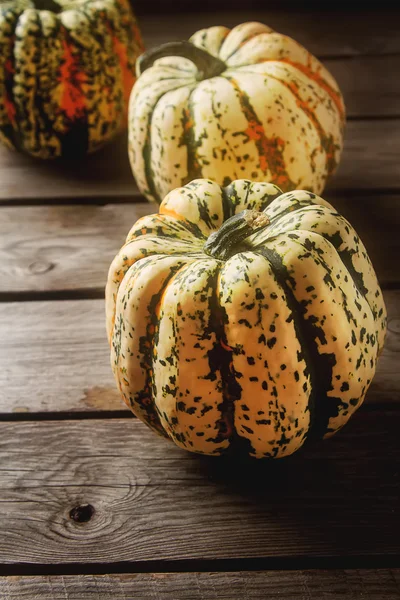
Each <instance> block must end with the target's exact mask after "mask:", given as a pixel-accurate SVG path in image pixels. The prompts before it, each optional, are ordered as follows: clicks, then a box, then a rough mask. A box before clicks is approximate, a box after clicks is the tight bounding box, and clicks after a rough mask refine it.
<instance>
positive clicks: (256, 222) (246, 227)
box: [203, 210, 270, 260]
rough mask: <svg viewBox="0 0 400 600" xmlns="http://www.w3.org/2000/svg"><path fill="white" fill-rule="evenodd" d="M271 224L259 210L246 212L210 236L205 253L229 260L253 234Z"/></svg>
mask: <svg viewBox="0 0 400 600" xmlns="http://www.w3.org/2000/svg"><path fill="white" fill-rule="evenodd" d="M269 223H270V220H269V219H268V217H267V215H266V214H265V213H263V212H258V211H257V210H244V211H243V212H241V213H238V214H237V215H233V217H230V218H229V219H228V220H227V221H225V223H224V224H223V225H222V226H221V227H220V228H219V229H218V231H214V232H213V233H211V235H209V237H208V239H207V241H206V243H205V244H204V248H203V250H204V252H205V253H206V254H208V255H209V256H212V257H213V258H218V259H219V260H227V259H228V258H230V257H231V256H233V254H235V252H238V251H239V249H240V250H242V249H243V248H242V247H241V246H240V244H241V243H242V242H243V241H244V240H245V239H246V238H247V237H249V236H250V235H252V234H253V233H257V232H258V231H260V230H261V229H264V227H267V226H268V225H269Z"/></svg>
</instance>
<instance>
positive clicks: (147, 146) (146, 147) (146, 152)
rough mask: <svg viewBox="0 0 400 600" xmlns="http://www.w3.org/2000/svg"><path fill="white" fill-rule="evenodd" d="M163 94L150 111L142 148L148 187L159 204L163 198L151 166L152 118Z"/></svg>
mask: <svg viewBox="0 0 400 600" xmlns="http://www.w3.org/2000/svg"><path fill="white" fill-rule="evenodd" d="M163 96H164V94H160V96H159V97H158V98H157V100H156V103H155V104H154V106H153V108H152V109H151V111H150V113H149V118H148V121H147V126H146V140H145V143H144V144H143V149H142V156H143V161H144V175H145V178H146V183H147V187H148V190H149V193H150V194H151V195H152V196H153V198H154V199H155V201H156V202H157V203H158V204H160V203H161V200H162V198H161V197H160V195H159V193H158V191H157V189H156V185H155V183H154V177H153V169H152V167H151V124H152V120H153V115H154V111H155V109H156V108H157V104H158V103H159V101H160V100H161V99H162V98H163Z"/></svg>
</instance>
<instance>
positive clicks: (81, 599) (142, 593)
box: [0, 569, 400, 600]
mask: <svg viewBox="0 0 400 600" xmlns="http://www.w3.org/2000/svg"><path fill="white" fill-rule="evenodd" d="M399 589H400V571H399V570H398V569H392V570H387V569H373V570H363V571H360V570H354V571H349V570H341V571H340V570H331V571H326V570H325V571H315V570H314V571H255V572H250V573H249V572H240V571H239V572H236V573H156V574H152V573H149V574H142V573H141V574H132V575H97V576H90V575H89V576H82V575H81V576H79V575H77V576H75V577H72V576H67V577H57V576H54V577H17V576H16V577H7V578H6V577H3V578H0V600H6V599H7V600H32V599H33V598H34V594H37V595H38V596H37V597H40V598H41V600H65V599H66V598H68V599H70V600H99V598H101V599H102V600H127V599H128V598H129V599H132V600H180V599H184V600H201V599H202V598H212V599H215V598H219V599H221V600H265V598H268V600H278V599H280V600H282V598H284V599H285V600H322V599H325V598H336V597H337V598H340V599H341V600H356V599H358V598H362V599H363V600H398V598H399ZM327 590H329V595H326V591H327Z"/></svg>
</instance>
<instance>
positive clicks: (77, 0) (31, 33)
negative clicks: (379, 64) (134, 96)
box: [0, 0, 143, 159]
mask: <svg viewBox="0 0 400 600" xmlns="http://www.w3.org/2000/svg"><path fill="white" fill-rule="evenodd" d="M142 50H143V47H142V42H141V38H140V33H139V30H138V28H137V25H136V21H135V18H134V15H133V13H132V11H131V8H130V5H129V2H128V0H68V1H67V0H57V1H56V0H0V141H1V142H3V143H4V144H6V145H7V146H8V147H9V148H13V149H17V150H21V151H23V152H26V153H28V154H30V155H32V156H34V157H37V158H43V159H49V158H56V157H59V156H70V155H71V156H76V155H77V154H78V155H82V154H85V153H86V152H93V151H95V150H97V149H98V148H100V147H101V146H102V145H103V144H105V143H106V142H108V141H109V140H110V139H111V138H112V137H113V136H114V135H115V134H116V133H118V132H119V131H120V130H121V129H122V128H124V127H125V126H126V122H127V108H128V101H129V94H130V92H131V89H132V86H133V83H134V80H135V76H134V74H135V61H136V58H137V56H138V55H139V54H140V53H141V52H142Z"/></svg>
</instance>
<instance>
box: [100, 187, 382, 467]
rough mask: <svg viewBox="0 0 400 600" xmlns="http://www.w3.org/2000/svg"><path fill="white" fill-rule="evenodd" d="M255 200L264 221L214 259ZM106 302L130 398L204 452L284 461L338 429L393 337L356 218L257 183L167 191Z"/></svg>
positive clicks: (135, 237)
mask: <svg viewBox="0 0 400 600" xmlns="http://www.w3.org/2000/svg"><path fill="white" fill-rule="evenodd" d="M248 209H252V210H255V211H263V214H264V215H265V216H266V217H267V219H266V222H267V224H266V225H265V226H263V227H262V228H261V229H260V230H258V231H257V232H256V233H251V230H249V235H248V236H247V237H246V238H245V239H244V240H241V241H240V244H238V246H237V247H235V244H234V242H233V243H232V240H230V243H231V249H230V252H229V256H227V257H226V260H221V259H220V258H219V256H218V252H215V253H214V254H213V252H211V255H210V251H209V250H207V248H209V246H206V248H205V243H206V241H207V239H208V238H209V236H210V235H211V234H215V232H218V230H219V229H220V228H221V225H222V224H223V223H226V222H227V220H228V219H229V218H231V217H232V216H233V215H237V214H238V213H241V212H242V211H247V210H248ZM243 214H244V213H243ZM225 229H226V230H228V227H226V228H225ZM222 231H223V230H221V232H222ZM231 232H233V233H232V235H233V236H234V235H235V230H234V228H231ZM216 235H218V234H216ZM214 237H215V235H214ZM232 239H233V240H234V238H232ZM227 242H228V240H227ZM220 244H221V245H223V236H221V242H220ZM205 250H207V252H209V253H208V254H207V253H206V251H205ZM106 301H107V328H108V336H109V340H110V344H111V363H112V367H113V371H114V375H115V378H116V382H117V385H118V387H119V389H120V392H121V395H122V398H123V399H124V401H125V402H126V404H127V405H128V406H129V407H131V409H132V410H133V412H134V413H135V414H136V415H137V416H138V417H140V418H141V419H142V420H143V421H144V422H145V423H147V424H148V425H149V426H150V427H152V428H153V429H154V430H156V431H157V432H159V433H160V434H162V435H165V436H166V437H168V438H170V439H172V440H173V441H174V442H175V443H176V444H178V445H179V446H180V447H182V448H185V449H187V450H190V451H193V452H199V453H205V454H221V453H224V452H229V451H231V450H234V451H240V452H244V453H248V454H250V455H251V456H255V457H259V458H261V457H273V458H279V457H283V456H286V455H289V454H292V453H293V452H295V451H296V450H298V449H299V448H300V447H301V446H302V445H303V443H304V442H305V440H306V439H307V438H309V437H316V438H317V437H318V438H321V437H326V436H329V435H332V434H333V433H335V432H336V431H337V430H339V429H340V428H341V427H342V426H343V425H344V424H345V423H346V422H347V421H348V419H349V418H350V416H351V415H352V414H353V413H354V412H355V410H356V409H357V408H358V407H359V406H360V404H361V403H362V402H363V400H364V397H365V394H366V392H367V389H368V387H369V385H370V383H371V381H372V378H373V376H374V373H375V368H376V362H377V358H378V355H379V353H380V352H381V350H382V347H383V343H384V338H385V333H386V310H385V305H384V301H383V297H382V292H381V289H380V287H379V284H378V281H377V278H376V275H375V272H374V269H373V266H372V264H371V262H370V260H369V257H368V255H367V252H366V250H365V247H364V245H363V243H362V242H361V240H360V238H359V237H358V236H357V234H356V232H355V231H354V229H353V228H352V227H351V225H350V224H349V223H348V222H347V221H346V219H344V218H343V217H342V216H341V215H340V214H338V213H337V212H336V211H335V209H334V208H333V207H332V206H331V205H330V204H328V203H327V202H325V201H324V200H323V199H322V198H319V197H318V196H316V195H315V194H313V193H311V192H308V191H301V190H300V191H299V190H296V191H293V192H287V193H282V192H281V190H280V189H279V188H277V187H276V186H275V185H273V184H270V183H252V182H250V181H248V180H237V181H234V182H233V183H232V184H231V185H230V186H228V187H226V188H222V187H220V186H219V185H218V184H216V183H215V182H212V181H210V180H204V179H199V180H194V181H192V182H191V183H190V184H188V185H186V186H185V187H182V188H178V189H176V190H174V191H172V192H171V193H170V194H168V195H167V196H166V198H165V199H164V201H163V202H162V204H161V206H160V212H159V213H158V214H155V215H149V216H146V217H143V218H142V219H140V220H139V221H138V222H137V223H136V224H135V225H134V226H133V228H132V229H131V231H130V233H129V235H128V238H127V241H126V243H125V245H124V246H123V247H122V249H121V251H120V252H119V253H118V254H117V256H116V257H115V259H114V261H113V263H112V264H111V267H110V271H109V278H108V284H107V290H106Z"/></svg>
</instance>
